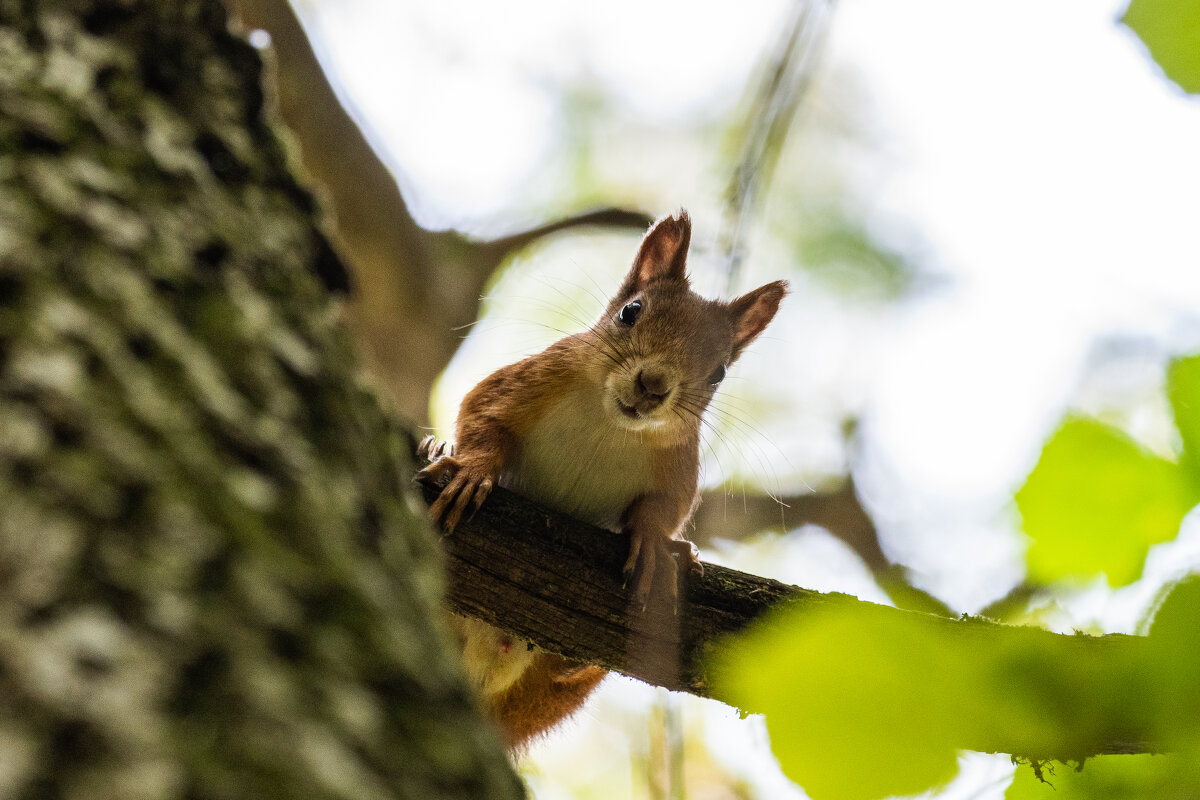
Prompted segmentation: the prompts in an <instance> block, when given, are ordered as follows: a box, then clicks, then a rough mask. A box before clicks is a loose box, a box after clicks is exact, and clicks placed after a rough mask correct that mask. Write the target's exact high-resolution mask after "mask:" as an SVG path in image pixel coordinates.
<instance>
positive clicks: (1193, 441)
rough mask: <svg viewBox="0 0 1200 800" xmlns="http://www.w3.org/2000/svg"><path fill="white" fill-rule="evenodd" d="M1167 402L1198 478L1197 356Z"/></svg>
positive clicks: (1170, 380)
mask: <svg viewBox="0 0 1200 800" xmlns="http://www.w3.org/2000/svg"><path fill="white" fill-rule="evenodd" d="M1198 5H1200V4H1198ZM1167 399H1169V400H1170V401H1171V410H1172V411H1174V413H1175V427H1177V428H1179V435H1180V436H1181V437H1182V438H1183V456H1184V463H1185V464H1187V465H1188V466H1189V467H1190V468H1191V469H1192V470H1193V471H1195V472H1196V473H1197V476H1200V355H1196V356H1192V357H1191V358H1178V359H1175V360H1174V361H1173V362H1171V367H1170V369H1169V370H1168V371H1167ZM1193 479H1194V480H1200V477H1194V478H1193Z"/></svg>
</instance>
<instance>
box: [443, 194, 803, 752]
mask: <svg viewBox="0 0 1200 800" xmlns="http://www.w3.org/2000/svg"><path fill="white" fill-rule="evenodd" d="M690 240H691V220H690V219H689V218H688V216H687V212H684V211H680V212H679V213H678V214H676V215H675V216H671V217H665V218H663V219H661V220H659V221H658V222H656V223H655V224H654V226H653V227H652V228H651V229H650V231H649V232H648V233H647V234H646V237H645V238H644V239H643V241H642V244H641V246H640V247H639V249H638V252H637V255H636V256H635V258H634V262H633V266H632V267H631V268H630V270H629V273H628V274H627V275H626V277H625V279H624V281H623V282H622V284H621V288H620V289H619V290H618V292H617V294H616V295H615V296H614V297H613V298H612V300H611V301H610V302H609V304H608V307H607V308H606V309H605V312H604V315H603V316H602V317H601V318H600V320H599V321H597V322H596V324H595V325H593V326H592V327H591V328H590V329H589V330H587V331H584V332H582V333H580V334H578V335H575V336H568V337H566V338H564V339H561V340H560V341H558V342H556V343H554V344H553V345H551V346H550V347H548V348H546V349H545V350H544V351H542V352H541V353H538V354H536V355H533V356H530V357H529V358H526V359H523V360H521V361H518V362H517V363H515V364H512V365H509V366H507V367H503V368H501V369H499V370H497V371H496V372H494V373H492V374H491V375H489V376H488V377H487V378H485V379H484V380H483V381H481V382H480V383H479V384H478V385H477V386H476V387H475V388H474V389H472V390H471V391H470V392H469V393H468V394H467V396H466V397H465V398H464V399H463V402H462V406H461V407H460V409H459V416H458V423H457V426H456V438H457V452H456V453H455V454H454V455H447V456H442V457H440V458H438V459H437V460H436V461H434V463H432V464H430V466H429V467H427V468H426V469H425V470H424V471H423V472H422V476H423V477H424V478H425V479H427V480H439V479H441V478H444V477H446V476H449V482H448V483H447V484H446V486H445V487H444V488H443V490H442V493H441V495H440V496H439V497H438V499H437V501H436V502H435V503H434V505H433V506H432V508H431V513H432V514H433V516H434V518H435V519H436V520H438V521H440V522H442V524H443V525H444V526H445V527H446V529H447V530H448V531H453V529H454V526H455V525H457V524H458V522H459V520H460V519H461V517H462V515H463V514H464V513H466V512H467V511H468V510H469V509H470V508H472V507H474V508H478V507H479V505H480V504H481V503H482V502H483V500H484V499H485V498H486V497H487V495H488V492H490V491H491V488H492V486H493V485H494V484H496V483H500V484H502V485H505V486H507V487H509V488H512V489H513V490H514V491H518V492H522V493H524V494H527V495H529V496H530V497H532V498H533V499H535V500H538V501H539V502H542V503H544V504H546V505H550V506H553V507H556V508H558V509H560V510H562V511H564V512H566V513H569V514H573V515H575V516H577V517H578V518H580V519H583V520H585V521H587V522H591V523H593V524H595V525H599V526H602V527H607V528H609V529H611V530H613V531H616V532H622V533H627V534H628V535H629V537H630V550H629V559H628V561H627V563H626V565H625V569H626V572H627V573H629V574H631V575H632V576H633V586H632V589H633V594H634V597H635V599H637V600H638V601H640V602H641V603H642V604H643V605H644V604H645V601H646V598H647V597H648V596H649V594H650V591H651V589H652V588H653V586H654V584H655V583H657V582H660V581H664V582H666V585H667V587H668V589H669V590H670V594H671V596H672V597H674V596H676V594H677V581H678V572H677V570H678V569H679V568H689V567H694V566H696V565H698V564H699V560H698V557H697V555H696V553H695V549H694V548H693V547H692V545H691V543H690V542H688V541H687V540H686V539H684V538H683V536H682V533H681V528H682V526H683V524H684V522H686V521H687V519H688V517H689V516H691V512H692V509H693V508H694V506H695V502H696V496H697V492H696V488H697V483H698V480H699V465H700V423H701V415H702V414H703V413H704V410H705V408H706V407H707V406H708V403H709V401H710V400H711V399H712V394H713V391H714V389H715V386H714V385H711V380H712V379H713V378H714V377H718V376H720V375H721V374H723V368H724V367H727V366H728V365H730V364H732V363H733V361H734V360H735V359H736V358H737V357H738V356H739V355H740V354H741V352H742V351H743V350H744V349H745V347H746V345H748V344H749V343H750V342H751V341H753V340H754V339H755V338H756V337H757V336H758V335H759V334H760V333H762V331H763V329H764V328H765V327H766V326H767V324H768V323H769V322H770V321H771V319H772V318H773V317H774V315H775V312H776V310H777V309H778V307H779V302H780V300H782V298H783V295H784V294H785V292H786V284H785V283H784V282H783V281H776V282H775V283H770V284H767V285H766V286H763V287H760V288H759V289H756V290H755V291H753V292H750V293H748V294H746V295H743V296H742V297H739V298H737V299H736V300H734V301H732V302H730V303H723V302H720V301H716V300H708V299H705V298H703V297H700V296H699V295H697V294H695V293H694V292H692V291H691V288H690V286H689V284H688V279H687V273H686V267H687V250H688V244H689V242H690ZM634 301H637V302H639V303H640V304H641V306H640V313H639V314H638V315H637V316H636V318H635V321H634V322H633V324H632V325H630V324H627V323H625V322H622V321H621V320H620V319H619V317H620V315H621V313H622V309H624V308H625V307H626V306H627V305H628V304H629V303H631V302H634ZM718 379H719V377H718ZM675 557H677V558H678V562H676V558H675ZM458 627H459V631H460V636H461V637H462V639H463V643H464V654H465V655H466V657H467V658H468V661H469V663H468V671H469V672H470V673H471V674H472V676H473V678H474V679H475V681H476V683H477V685H478V686H479V687H480V689H481V692H482V695H483V698H482V699H483V703H484V706H485V708H486V709H487V710H488V711H489V713H490V715H491V716H492V718H493V719H494V720H495V721H496V722H497V723H498V724H499V726H500V727H501V729H502V730H503V732H504V734H505V739H506V741H507V742H508V743H509V745H510V747H514V748H515V747H519V746H520V745H522V744H523V743H525V742H527V741H528V740H529V739H530V738H531V737H534V736H536V735H538V734H539V733H541V732H543V731H545V730H547V729H548V728H550V727H551V726H552V725H554V724H555V723H557V722H559V721H561V720H562V719H564V718H565V717H566V716H568V715H569V714H571V713H572V712H573V711H575V710H576V709H577V708H578V707H579V706H580V705H581V704H582V703H583V701H584V699H585V698H586V697H587V695H588V694H589V693H590V692H591V691H592V690H593V689H594V688H595V687H596V685H597V684H598V683H599V682H600V680H601V679H602V678H603V676H604V674H605V673H604V670H602V669H600V668H599V667H594V666H586V667H580V666H579V665H576V664H573V663H572V662H568V661H566V660H565V659H563V658H562V657H560V656H557V655H555V654H552V653H548V652H545V651H542V650H538V649H534V650H533V651H532V655H531V651H529V650H528V649H526V650H524V651H522V650H521V649H520V648H527V647H528V646H527V645H526V644H525V643H523V642H517V643H516V644H515V647H514V644H513V641H512V640H511V638H509V637H507V636H506V635H505V634H503V633H502V632H500V631H497V630H496V629H495V628H491V627H489V626H487V625H484V624H483V623H479V622H474V621H463V622H462V623H461V624H460V625H459V626H458ZM471 659H475V661H473V662H472V661H471Z"/></svg>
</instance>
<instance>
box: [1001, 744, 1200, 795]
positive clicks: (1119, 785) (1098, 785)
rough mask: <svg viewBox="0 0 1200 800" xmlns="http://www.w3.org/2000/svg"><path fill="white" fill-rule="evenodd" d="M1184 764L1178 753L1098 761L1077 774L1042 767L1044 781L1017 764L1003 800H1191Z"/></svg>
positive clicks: (1063, 767)
mask: <svg viewBox="0 0 1200 800" xmlns="http://www.w3.org/2000/svg"><path fill="white" fill-rule="evenodd" d="M1188 762H1189V759H1187V758H1186V757H1183V756H1181V755H1179V754H1172V755H1157V756H1154V755H1136V756H1101V757H1099V758H1093V759H1089V760H1087V761H1085V762H1084V764H1083V768H1082V769H1079V770H1076V769H1075V768H1074V767H1071V766H1067V765H1064V764H1050V765H1046V766H1045V767H1043V768H1042V777H1043V779H1044V781H1042V780H1038V778H1037V776H1036V774H1035V773H1034V771H1033V768H1032V767H1030V766H1028V765H1022V766H1020V767H1018V768H1017V774H1016V776H1015V777H1014V779H1013V782H1012V785H1011V786H1010V787H1009V788H1008V791H1007V792H1006V793H1005V794H1004V798H1005V800H1100V799H1101V798H1103V800H1175V799H1176V798H1178V800H1184V798H1195V797H1196V796H1197V795H1196V788H1197V787H1196V786H1195V784H1193V783H1192V781H1191V777H1190V773H1191V772H1192V767H1191V765H1190V764H1189V763H1188Z"/></svg>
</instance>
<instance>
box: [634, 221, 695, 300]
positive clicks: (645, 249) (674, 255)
mask: <svg viewBox="0 0 1200 800" xmlns="http://www.w3.org/2000/svg"><path fill="white" fill-rule="evenodd" d="M691 240H692V220H691V218H690V217H689V216H688V213H687V212H686V211H684V210H683V209H682V208H681V209H679V211H677V212H676V213H675V214H673V215H671V216H669V217H663V218H662V219H660V220H659V221H658V222H655V223H654V224H653V225H652V226H650V230H649V232H648V233H647V234H646V236H645V238H644V239H642V246H641V247H639V248H638V252H637V255H636V256H635V257H634V259H633V268H632V269H630V270H629V274H628V275H626V276H625V282H624V284H622V286H621V292H620V294H621V295H622V296H628V295H631V294H634V293H635V292H640V291H641V290H642V289H645V288H646V286H647V285H648V284H649V283H650V282H651V281H656V280H660V279H663V278H677V279H679V280H687V254H688V244H689V243H690V242H691Z"/></svg>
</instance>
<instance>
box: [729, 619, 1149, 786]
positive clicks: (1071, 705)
mask: <svg viewBox="0 0 1200 800" xmlns="http://www.w3.org/2000/svg"><path fill="white" fill-rule="evenodd" d="M1094 645H1095V643H1094V642H1092V641H1088V640H1087V637H1072V636H1056V635H1054V634H1050V633H1048V632H1046V631H1040V630H1036V629H1032V628H1020V627H1006V626H996V625H987V624H983V623H980V622H977V621H974V620H952V619H947V618H943V617H934V616H930V615H926V614H916V613H911V612H901V611H897V610H896V609H892V608H886V607H882V606H873V605H871V604H869V603H860V602H855V601H851V600H849V599H848V598H841V599H839V598H824V597H823V598H820V600H819V602H817V601H814V602H812V603H806V604H804V605H802V606H801V605H797V606H794V607H791V608H786V609H782V610H780V611H779V612H777V613H774V614H771V615H768V616H767V618H765V619H764V620H763V621H762V622H761V623H759V624H758V625H756V626H755V627H754V628H753V629H752V630H751V631H749V632H748V633H747V634H745V635H743V636H741V637H737V638H735V639H733V640H731V641H729V642H728V643H726V645H725V646H724V647H723V648H722V649H721V650H720V651H718V652H717V653H716V654H715V656H714V658H713V659H712V660H711V661H710V663H709V665H708V667H709V675H710V678H711V680H712V689H713V695H714V697H717V698H718V699H720V700H724V701H725V702H729V703H731V704H733V705H736V706H738V707H740V708H743V709H746V710H752V711H760V712H763V713H765V714H766V717H767V729H768V731H769V733H770V736H771V747H772V749H773V751H774V753H775V755H776V757H777V758H778V759H779V763H780V766H781V767H782V769H783V770H784V772H785V774H787V775H788V776H789V777H790V778H791V779H792V780H794V781H796V782H797V783H798V784H800V785H801V786H802V787H803V788H804V790H805V791H806V792H808V794H809V795H810V796H811V797H813V798H814V800H873V799H874V798H882V797H889V796H895V795H908V794H914V793H917V792H921V791H925V790H927V789H930V788H932V787H935V786H938V785H941V784H943V783H945V782H946V781H948V780H949V779H951V778H952V777H953V776H954V774H955V772H956V770H957V757H958V753H959V750H960V749H978V750H985V751H998V752H1039V753H1045V752H1054V753H1071V752H1080V751H1083V752H1087V750H1086V748H1087V747H1088V746H1089V745H1088V744H1087V743H1089V742H1090V743H1093V744H1092V745H1091V746H1094V743H1095V742H1097V741H1104V740H1105V739H1106V738H1107V737H1108V736H1111V735H1112V732H1113V731H1115V730H1130V729H1132V730H1144V727H1143V726H1142V724H1141V721H1142V720H1144V719H1145V718H1146V717H1145V714H1144V712H1143V711H1142V703H1141V701H1142V699H1143V698H1142V696H1141V695H1140V693H1139V691H1138V689H1139V687H1140V686H1141V685H1142V684H1141V682H1140V676H1141V672H1140V671H1139V670H1138V669H1137V668H1136V666H1137V665H1136V664H1132V663H1131V662H1130V660H1129V658H1130V656H1129V650H1128V649H1127V648H1112V647H1096V646H1094ZM1131 719H1132V720H1133V722H1130V720H1131Z"/></svg>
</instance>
